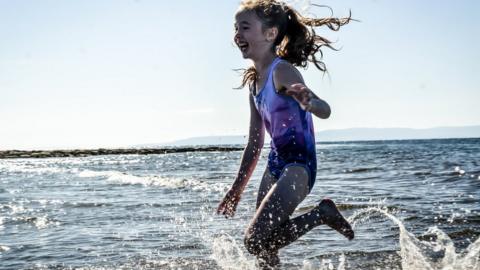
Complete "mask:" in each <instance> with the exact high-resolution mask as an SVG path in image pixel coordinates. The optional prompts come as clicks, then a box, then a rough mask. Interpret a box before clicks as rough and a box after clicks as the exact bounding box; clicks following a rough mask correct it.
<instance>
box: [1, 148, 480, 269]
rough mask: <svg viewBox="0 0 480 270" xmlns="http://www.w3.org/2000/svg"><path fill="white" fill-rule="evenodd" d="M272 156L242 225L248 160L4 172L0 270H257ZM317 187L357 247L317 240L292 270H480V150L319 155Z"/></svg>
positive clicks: (153, 159) (56, 161) (207, 157)
mask: <svg viewBox="0 0 480 270" xmlns="http://www.w3.org/2000/svg"><path fill="white" fill-rule="evenodd" d="M267 154H268V149H265V150H264V151H263V153H262V159H261V162H259V164H258V165H257V170H256V171H255V174H254V176H253V178H252V180H251V181H250V183H249V185H248V187H247V190H246V191H245V194H244V196H243V198H242V201H241V203H240V205H239V207H238V209H237V215H236V216H235V218H233V219H225V218H222V217H220V216H217V215H215V209H216V207H217V204H218V203H219V201H220V200H221V199H222V198H223V195H224V193H225V191H226V190H227V189H228V187H229V186H230V185H231V183H232V181H233V178H234V177H235V173H236V171H237V170H238V165H239V162H240V157H241V152H210V153H207V152H192V153H177V154H166V155H148V156H138V155H125V156H95V157H83V158H52V159H5V160H0V269H254V268H255V259H254V258H253V257H252V256H250V255H249V254H248V253H247V252H246V250H245V248H244V247H243V240H242V239H243V231H244V229H245V226H246V225H247V223H248V221H249V219H250V218H251V217H252V215H253V213H254V207H255V197H256V189H257V188H258V184H259V180H260V177H261V175H262V173H263V171H264V169H265V160H266V155H267ZM317 154H318V166H319V167H318V173H317V180H316V184H315V187H314V188H313V190H312V193H311V194H310V195H309V196H308V197H307V199H306V200H305V201H304V202H303V203H302V204H301V205H300V207H299V208H298V211H297V212H296V213H295V215H297V214H301V213H304V212H306V211H308V210H310V209H311V208H312V207H314V206H315V205H316V204H317V203H318V202H319V201H320V200H321V199H322V198H324V197H329V198H331V199H333V200H334V201H335V202H336V203H337V204H338V205H339V208H340V210H341V211H342V212H343V213H344V215H345V216H347V217H348V218H349V219H350V221H351V222H352V223H353V224H354V226H355V231H356V239H355V240H353V241H347V240H346V239H344V238H343V237H342V236H340V235H339V234H337V233H335V232H334V231H332V230H331V229H329V228H327V227H322V226H320V227H317V228H315V229H314V230H312V231H311V232H309V233H308V234H307V235H305V236H304V237H303V238H301V239H299V240H298V241H297V242H295V243H294V244H293V245H291V246H288V247H287V248H285V249H283V250H281V252H280V259H281V260H282V267H281V269H445V270H446V269H480V262H479V261H480V240H479V237H480V139H451V140H419V141H384V142H381V141H378V142H345V143H342V142H339V143H338V142H337V143H328V144H319V145H317Z"/></svg>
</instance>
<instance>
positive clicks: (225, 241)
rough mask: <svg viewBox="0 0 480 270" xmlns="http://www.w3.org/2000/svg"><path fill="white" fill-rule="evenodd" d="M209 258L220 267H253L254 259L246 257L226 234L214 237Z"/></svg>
mask: <svg viewBox="0 0 480 270" xmlns="http://www.w3.org/2000/svg"><path fill="white" fill-rule="evenodd" d="M211 258H212V259H213V260H215V262H216V263H217V264H218V266H220V268H221V269H255V260H252V259H249V258H247V256H245V254H244V253H243V251H242V249H241V248H240V246H239V245H238V243H237V242H236V241H235V239H233V237H231V236H230V235H228V234H225V235H220V236H217V237H214V239H213V244H212V255H211Z"/></svg>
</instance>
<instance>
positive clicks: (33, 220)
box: [5, 215, 60, 230]
mask: <svg viewBox="0 0 480 270" xmlns="http://www.w3.org/2000/svg"><path fill="white" fill-rule="evenodd" d="M5 224H14V225H19V224H32V225H34V226H35V227H37V229H39V230H40V229H44V228H47V227H48V226H50V225H54V226H58V225H60V222H59V221H57V220H53V219H51V218H49V217H48V216H47V215H44V216H38V217H35V216H33V217H32V216H23V217H13V218H10V219H9V220H6V222H5Z"/></svg>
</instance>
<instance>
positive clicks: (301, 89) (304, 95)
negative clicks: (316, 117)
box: [286, 83, 314, 111]
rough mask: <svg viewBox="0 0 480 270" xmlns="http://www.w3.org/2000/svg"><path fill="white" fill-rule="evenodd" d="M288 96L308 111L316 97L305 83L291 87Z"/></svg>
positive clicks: (288, 89)
mask: <svg viewBox="0 0 480 270" xmlns="http://www.w3.org/2000/svg"><path fill="white" fill-rule="evenodd" d="M286 94H287V95H290V96H292V97H293V98H294V99H295V100H296V101H297V102H298V103H299V104H300V107H301V108H302V109H303V110H305V111H308V110H309V109H310V106H311V101H312V98H313V97H314V95H313V93H312V91H311V90H310V89H308V87H306V86H305V85H304V84H303V83H294V84H292V85H290V87H288V88H287V91H286Z"/></svg>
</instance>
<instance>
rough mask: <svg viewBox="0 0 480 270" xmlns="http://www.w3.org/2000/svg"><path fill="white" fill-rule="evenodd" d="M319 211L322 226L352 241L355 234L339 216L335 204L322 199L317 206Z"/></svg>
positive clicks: (340, 215)
mask: <svg viewBox="0 0 480 270" xmlns="http://www.w3.org/2000/svg"><path fill="white" fill-rule="evenodd" d="M317 209H318V210H319V214H320V219H321V220H322V222H323V223H324V224H327V225H328V226H329V227H330V228H332V229H334V230H336V231H337V232H339V233H341V234H342V235H343V236H345V237H346V238H348V240H352V239H353V238H354V237H355V233H354V232H353V230H352V227H351V226H350V224H349V223H348V221H347V220H346V219H345V218H344V217H343V216H342V214H340V211H338V209H337V206H336V205H335V203H334V202H333V201H332V200H330V199H324V200H322V201H321V202H320V204H319V205H318V206H317Z"/></svg>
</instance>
